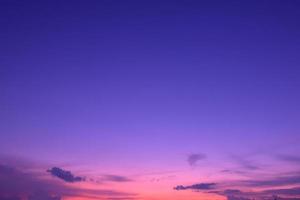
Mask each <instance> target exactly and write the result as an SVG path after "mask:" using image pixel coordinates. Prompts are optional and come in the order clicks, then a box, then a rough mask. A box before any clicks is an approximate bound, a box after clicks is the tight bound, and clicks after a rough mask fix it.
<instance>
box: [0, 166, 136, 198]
mask: <svg viewBox="0 0 300 200" xmlns="http://www.w3.org/2000/svg"><path fill="white" fill-rule="evenodd" d="M44 175H45V174H44V173H43V172H42V170H41V172H40V173H37V172H32V171H30V172H29V171H25V170H20V169H17V168H16V167H11V166H7V165H3V164H1V163H0V199H1V200H2V199H7V200H19V199H18V197H21V196H23V195H24V194H28V195H29V196H28V197H27V198H29V197H30V198H31V199H39V200H44V199H46V200H57V199H60V197H83V198H98V199H101V198H109V197H111V198H115V197H120V198H121V197H126V198H127V197H135V196H136V194H133V193H127V192H119V191H115V190H108V189H106V190H101V189H84V188H79V187H76V186H73V187H71V186H69V185H68V184H64V183H63V182H61V181H58V180H55V179H45V178H44ZM37 191H43V194H41V193H37ZM50 194H51V195H50ZM41 195H43V198H44V199H42V198H41V197H42V196H41ZM38 197H40V198H38Z"/></svg>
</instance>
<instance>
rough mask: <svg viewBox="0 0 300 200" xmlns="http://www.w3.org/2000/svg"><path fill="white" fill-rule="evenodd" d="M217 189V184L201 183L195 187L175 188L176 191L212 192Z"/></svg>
mask: <svg viewBox="0 0 300 200" xmlns="http://www.w3.org/2000/svg"><path fill="white" fill-rule="evenodd" d="M215 187H216V183H199V184H194V185H188V186H183V185H178V186H176V187H174V188H173V189H174V190H210V189H214V188H215Z"/></svg>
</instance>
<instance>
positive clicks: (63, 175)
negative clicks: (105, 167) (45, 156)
mask: <svg viewBox="0 0 300 200" xmlns="http://www.w3.org/2000/svg"><path fill="white" fill-rule="evenodd" d="M47 172H49V173H50V174H52V175H53V176H55V177H57V178H60V179H62V180H64V181H66V182H69V183H73V182H81V181H84V180H85V178H84V177H80V176H74V175H73V174H72V173H71V172H70V171H66V170H63V169H61V168H58V167H52V168H51V169H49V170H47Z"/></svg>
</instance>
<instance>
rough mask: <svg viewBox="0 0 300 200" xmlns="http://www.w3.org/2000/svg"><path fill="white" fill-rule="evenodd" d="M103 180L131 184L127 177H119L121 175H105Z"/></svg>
mask: <svg viewBox="0 0 300 200" xmlns="http://www.w3.org/2000/svg"><path fill="white" fill-rule="evenodd" d="M101 180H103V181H112V182H130V181H132V180H131V179H129V178H127V177H125V176H119V175H111V174H108V175H103V176H102V178H101Z"/></svg>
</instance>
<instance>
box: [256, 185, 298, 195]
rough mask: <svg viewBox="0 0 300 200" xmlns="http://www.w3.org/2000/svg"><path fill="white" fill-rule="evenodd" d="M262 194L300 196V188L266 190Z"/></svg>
mask: <svg viewBox="0 0 300 200" xmlns="http://www.w3.org/2000/svg"><path fill="white" fill-rule="evenodd" d="M262 193H264V194H273V195H286V196H300V187H294V188H284V189H273V190H264V191H263V192H262Z"/></svg>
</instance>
